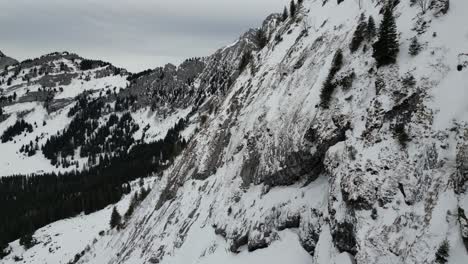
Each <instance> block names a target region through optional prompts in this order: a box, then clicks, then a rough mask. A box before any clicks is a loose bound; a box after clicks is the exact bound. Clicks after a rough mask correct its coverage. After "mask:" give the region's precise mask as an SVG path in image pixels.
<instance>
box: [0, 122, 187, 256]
mask: <svg viewBox="0 0 468 264" xmlns="http://www.w3.org/2000/svg"><path fill="white" fill-rule="evenodd" d="M184 127H185V120H183V119H182V120H180V121H179V122H178V123H177V124H176V125H175V127H173V128H172V129H170V130H169V131H168V133H167V135H166V137H165V138H164V139H161V140H159V141H156V142H153V143H149V144H144V143H141V144H138V145H135V146H134V147H132V148H131V149H130V150H129V151H128V153H120V154H119V155H116V156H114V157H112V158H110V159H109V161H107V162H102V163H99V164H98V165H97V166H95V167H92V168H87V169H85V170H83V171H81V172H78V171H72V172H67V173H63V174H61V173H59V174H56V173H46V174H43V175H29V176H26V175H16V176H11V177H2V178H0V204H2V206H3V207H2V214H0V245H3V247H4V245H5V244H6V243H8V242H11V241H13V240H14V239H17V238H19V237H22V236H25V235H29V234H32V233H33V232H34V230H36V229H38V228H40V227H42V226H45V225H47V224H49V223H51V222H54V221H57V220H60V219H64V218H67V217H72V216H75V215H77V214H80V213H82V212H84V213H86V214H89V213H92V212H95V211H97V210H100V209H102V208H104V207H106V206H107V205H109V204H113V203H116V202H117V201H119V200H120V199H121V196H122V195H123V194H127V193H129V192H130V191H131V187H130V184H129V182H130V181H133V180H135V179H138V178H140V177H146V176H148V175H151V174H153V173H155V172H158V171H160V170H163V169H165V168H166V167H167V166H169V165H170V163H171V161H173V159H174V158H175V157H176V156H177V155H178V154H179V153H180V152H181V151H182V150H183V148H184V147H185V146H186V144H187V143H186V141H185V140H184V139H183V138H182V137H181V136H180V132H181V131H182V130H183V129H184ZM142 193H144V194H143V195H142V196H141V194H140V196H141V197H144V196H146V195H147V191H145V192H142ZM139 199H141V198H139ZM129 215H131V213H129ZM3 247H1V246H0V248H3Z"/></svg>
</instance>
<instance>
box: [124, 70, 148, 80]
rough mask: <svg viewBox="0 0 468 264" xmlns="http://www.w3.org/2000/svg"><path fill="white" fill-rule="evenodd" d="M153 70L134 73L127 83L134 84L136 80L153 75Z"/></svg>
mask: <svg viewBox="0 0 468 264" xmlns="http://www.w3.org/2000/svg"><path fill="white" fill-rule="evenodd" d="M152 72H153V70H151V69H147V70H144V71H141V72H138V73H133V74H130V75H129V76H128V77H127V81H129V82H134V81H135V80H136V79H138V78H140V77H143V76H146V75H149V74H150V73H152Z"/></svg>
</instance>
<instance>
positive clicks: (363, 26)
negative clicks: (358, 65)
mask: <svg viewBox="0 0 468 264" xmlns="http://www.w3.org/2000/svg"><path fill="white" fill-rule="evenodd" d="M366 30H367V23H366V17H365V15H364V14H361V18H360V19H359V24H358V26H357V28H356V31H354V35H353V39H352V40H351V43H350V45H349V49H350V50H351V52H355V51H356V50H357V49H358V48H359V46H360V45H361V43H362V41H363V40H364V38H365V35H366Z"/></svg>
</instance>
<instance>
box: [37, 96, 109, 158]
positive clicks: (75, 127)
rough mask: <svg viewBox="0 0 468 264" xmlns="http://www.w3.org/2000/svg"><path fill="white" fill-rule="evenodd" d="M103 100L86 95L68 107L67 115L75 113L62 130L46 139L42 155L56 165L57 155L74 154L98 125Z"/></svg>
mask: <svg viewBox="0 0 468 264" xmlns="http://www.w3.org/2000/svg"><path fill="white" fill-rule="evenodd" d="M103 107H104V102H103V101H102V100H100V99H93V100H88V98H87V97H86V96H84V97H82V98H80V99H79V101H78V104H77V105H76V106H75V107H73V108H72V109H70V112H69V113H68V115H69V116H73V115H75V117H74V118H73V120H72V121H71V122H70V125H69V126H68V127H67V129H65V130H64V131H63V132H58V133H57V135H55V136H52V137H51V138H49V139H48V140H47V142H46V143H45V145H44V146H43V147H42V152H43V153H44V156H45V157H46V158H48V159H50V160H51V161H52V164H53V165H56V164H57V162H58V158H59V157H67V156H74V154H75V149H76V148H77V147H79V146H83V145H85V144H86V141H87V139H88V138H90V137H91V136H92V135H93V134H94V132H95V130H96V129H98V127H99V122H98V119H99V117H100V116H101V113H102V108H103Z"/></svg>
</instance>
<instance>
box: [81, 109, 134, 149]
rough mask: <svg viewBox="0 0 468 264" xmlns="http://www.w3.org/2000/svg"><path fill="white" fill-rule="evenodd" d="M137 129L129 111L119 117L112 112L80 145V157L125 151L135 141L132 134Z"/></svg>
mask: <svg viewBox="0 0 468 264" xmlns="http://www.w3.org/2000/svg"><path fill="white" fill-rule="evenodd" d="M138 129H139V126H138V124H136V123H135V122H134V120H133V119H132V116H131V115H130V113H128V112H127V113H125V114H124V115H123V116H122V117H121V118H119V117H118V116H117V115H115V114H112V115H111V116H110V117H109V120H108V121H107V123H106V124H104V125H102V126H101V127H99V129H97V131H96V132H95V133H94V134H92V135H91V136H90V137H89V138H88V139H87V140H86V141H85V143H84V144H83V145H82V146H81V149H80V157H96V156H97V155H99V154H100V153H109V154H110V155H112V153H113V152H114V153H121V152H126V151H127V150H128V148H129V147H130V146H131V145H132V144H133V143H134V142H135V141H134V139H133V137H132V135H133V134H134V133H135V132H136V131H138Z"/></svg>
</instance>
